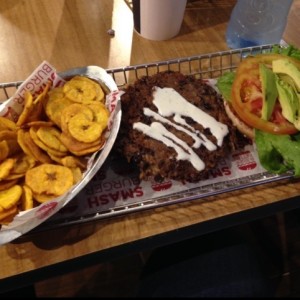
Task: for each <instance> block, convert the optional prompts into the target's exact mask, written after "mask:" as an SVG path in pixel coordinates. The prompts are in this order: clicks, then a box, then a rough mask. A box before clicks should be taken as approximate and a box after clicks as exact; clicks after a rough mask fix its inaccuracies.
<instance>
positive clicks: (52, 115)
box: [45, 94, 73, 127]
mask: <svg viewBox="0 0 300 300" xmlns="http://www.w3.org/2000/svg"><path fill="white" fill-rule="evenodd" d="M54 95H55V94H54ZM72 103H73V102H72V101H71V100H69V99H68V98H66V97H62V98H56V97H54V96H53V97H49V98H48V100H47V102H46V105H45V112H46V115H47V116H48V118H49V119H50V120H51V121H52V122H54V123H55V124H56V125H57V126H58V127H61V113H62V111H63V109H64V108H65V107H67V106H69V105H71V104H72Z"/></svg>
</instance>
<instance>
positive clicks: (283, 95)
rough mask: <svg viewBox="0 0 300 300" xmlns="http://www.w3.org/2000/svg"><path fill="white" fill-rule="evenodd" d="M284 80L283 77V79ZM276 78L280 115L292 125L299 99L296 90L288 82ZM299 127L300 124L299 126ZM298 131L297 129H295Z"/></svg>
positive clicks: (295, 117)
mask: <svg viewBox="0 0 300 300" xmlns="http://www.w3.org/2000/svg"><path fill="white" fill-rule="evenodd" d="M283 78H284V77H283ZM283 78H280V76H276V86H277V90H278V95H279V98H278V99H279V102H280V105H281V108H282V115H283V116H284V117H285V118H286V119H287V120H288V121H289V122H291V123H293V124H294V125H296V124H295V122H296V121H297V118H298V112H299V99H298V95H297V92H296V90H295V89H294V87H293V86H292V85H290V84H289V83H288V81H286V80H283ZM299 125H300V124H299ZM297 129H298V127H297Z"/></svg>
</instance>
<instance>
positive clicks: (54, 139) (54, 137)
mask: <svg viewBox="0 0 300 300" xmlns="http://www.w3.org/2000/svg"><path fill="white" fill-rule="evenodd" d="M60 133H61V132H60V130H58V129H57V128H55V127H40V128H39V129H38V130H37V132H36V134H37V136H38V138H39V139H40V140H41V141H42V142H43V143H44V144H45V145H46V146H48V147H49V148H51V149H53V150H56V151H59V152H63V153H67V152H68V149H67V148H66V147H65V145H64V144H63V143H62V142H61V141H60V140H59V136H60Z"/></svg>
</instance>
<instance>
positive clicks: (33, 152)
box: [18, 129, 52, 163]
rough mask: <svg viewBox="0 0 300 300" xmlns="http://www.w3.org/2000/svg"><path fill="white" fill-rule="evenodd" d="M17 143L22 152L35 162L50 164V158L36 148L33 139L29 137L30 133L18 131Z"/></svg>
mask: <svg viewBox="0 0 300 300" xmlns="http://www.w3.org/2000/svg"><path fill="white" fill-rule="evenodd" d="M18 141H19V144H20V146H21V147H22V149H23V151H24V152H25V153H26V154H27V155H29V156H31V157H33V158H34V159H36V160H37V161H39V162H41V163H50V162H52V160H51V158H50V157H49V155H48V154H46V152H44V151H43V150H41V148H40V147H38V146H37V145H36V144H35V142H34V141H33V139H32V138H31V136H30V133H29V132H28V131H25V130H23V129H19V130H18Z"/></svg>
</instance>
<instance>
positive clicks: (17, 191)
mask: <svg viewBox="0 0 300 300" xmlns="http://www.w3.org/2000/svg"><path fill="white" fill-rule="evenodd" d="M22 191H23V190H22V187H21V186H20V185H18V184H16V185H14V186H12V187H10V188H8V189H6V190H3V191H0V212H3V211H4V210H6V209H10V208H12V207H13V206H15V205H16V204H17V203H18V201H19V200H20V198H21V195H22Z"/></svg>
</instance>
